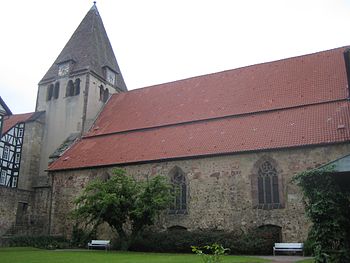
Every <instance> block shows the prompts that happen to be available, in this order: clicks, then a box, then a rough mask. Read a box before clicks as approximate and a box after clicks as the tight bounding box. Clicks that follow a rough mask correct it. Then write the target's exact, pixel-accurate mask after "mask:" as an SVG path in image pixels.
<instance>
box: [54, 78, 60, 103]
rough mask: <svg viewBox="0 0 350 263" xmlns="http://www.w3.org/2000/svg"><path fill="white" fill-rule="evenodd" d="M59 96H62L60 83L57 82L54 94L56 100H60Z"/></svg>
mask: <svg viewBox="0 0 350 263" xmlns="http://www.w3.org/2000/svg"><path fill="white" fill-rule="evenodd" d="M59 94H60V83H59V82H56V83H55V89H54V92H53V97H54V98H55V99H58V96H59Z"/></svg>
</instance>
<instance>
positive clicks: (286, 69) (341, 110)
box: [49, 47, 350, 170]
mask: <svg viewBox="0 0 350 263" xmlns="http://www.w3.org/2000/svg"><path fill="white" fill-rule="evenodd" d="M345 49H346V47H343V48H338V49H334V50H329V51H324V52H319V53H315V54H310V55H305V56H300V57H295V58H289V59H284V60H280V61H275V62H270V63H265V64H260V65H254V66H249V67H244V68H240V69H235V70H229V71H224V72H219V73H215V74H210V75H205V76H199V77H194V78H190V79H185V80H180V81H176V82H171V83H165V84H161V85H157V86H153V87H148V88H144V89H140V90H134V91H130V92H126V93H122V94H118V95H113V96H112V98H111V99H110V101H109V102H108V104H107V105H106V107H105V108H104V110H103V111H102V113H101V114H100V116H99V117H98V119H97V120H96V123H95V125H94V126H93V127H92V129H91V130H90V131H89V133H88V134H87V135H86V136H85V137H83V138H82V139H81V140H80V141H79V142H77V143H76V144H74V145H73V146H72V148H71V149H69V150H68V151H67V152H66V153H65V154H64V155H63V156H62V157H61V158H60V159H58V160H57V161H56V162H54V163H53V164H52V165H51V166H50V167H49V170H62V169H77V168H82V167H95V166H105V165H115V164H126V163H137V162H146V161H156V160H166V159H175V158H186V157H196V156H211V155H217V154H230V153H237V152H246V151H256V150H265V149H277V148H286V147H297V146H307V145H320V144H330V143H339V142H345V141H349V140H350V126H349V125H350V124H349V121H350V119H349V107H350V102H349V101H348V100H347V98H348V82H347V78H346V68H345V63H344V57H343V52H344V51H345Z"/></svg>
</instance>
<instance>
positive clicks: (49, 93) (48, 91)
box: [46, 84, 54, 101]
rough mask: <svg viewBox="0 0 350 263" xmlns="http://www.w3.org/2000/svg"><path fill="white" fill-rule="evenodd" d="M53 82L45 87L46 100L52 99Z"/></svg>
mask: <svg viewBox="0 0 350 263" xmlns="http://www.w3.org/2000/svg"><path fill="white" fill-rule="evenodd" d="M53 87H54V86H53V84H50V85H49V86H48V87H47V95H46V100H48V101H49V100H51V99H52V95H53Z"/></svg>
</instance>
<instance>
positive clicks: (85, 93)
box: [80, 72, 90, 136]
mask: <svg viewBox="0 0 350 263" xmlns="http://www.w3.org/2000/svg"><path fill="white" fill-rule="evenodd" d="M89 86H90V72H88V73H87V74H86V81H85V90H84V105H83V116H82V123H81V132H80V136H83V134H84V131H85V125H86V112H87V104H88V97H89Z"/></svg>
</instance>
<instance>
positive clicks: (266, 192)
mask: <svg viewBox="0 0 350 263" xmlns="http://www.w3.org/2000/svg"><path fill="white" fill-rule="evenodd" d="M258 199H259V200H258V201H259V206H261V205H262V206H264V205H267V207H269V208H275V206H276V205H278V204H279V203H280V198H279V191H278V174H277V170H276V168H275V167H274V166H273V165H272V164H271V163H270V162H269V161H265V162H263V163H262V164H261V165H260V167H259V170H258ZM267 207H266V208H267Z"/></svg>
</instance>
